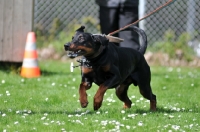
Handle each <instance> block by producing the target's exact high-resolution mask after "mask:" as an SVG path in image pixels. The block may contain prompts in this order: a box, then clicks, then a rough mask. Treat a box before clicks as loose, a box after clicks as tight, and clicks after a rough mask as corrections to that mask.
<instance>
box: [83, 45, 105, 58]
mask: <svg viewBox="0 0 200 132" xmlns="http://www.w3.org/2000/svg"><path fill="white" fill-rule="evenodd" d="M104 49H105V46H104V45H101V46H100V47H99V50H98V51H97V52H96V53H94V54H93V55H91V56H85V57H86V58H87V59H94V58H97V57H98V56H99V55H101V53H102V52H103V50H104Z"/></svg>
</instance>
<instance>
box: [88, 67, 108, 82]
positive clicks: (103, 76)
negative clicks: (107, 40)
mask: <svg viewBox="0 0 200 132" xmlns="http://www.w3.org/2000/svg"><path fill="white" fill-rule="evenodd" d="M92 69H93V74H92V78H93V81H94V83H95V84H97V85H100V84H102V83H103V82H105V81H106V80H107V79H109V78H110V77H111V76H112V74H111V73H110V72H108V71H106V70H105V67H102V66H97V67H92Z"/></svg>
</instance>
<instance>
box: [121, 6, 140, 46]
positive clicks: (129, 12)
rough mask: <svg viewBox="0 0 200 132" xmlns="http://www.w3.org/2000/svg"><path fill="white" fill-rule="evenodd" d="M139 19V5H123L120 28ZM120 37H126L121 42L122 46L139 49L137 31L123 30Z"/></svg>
mask: <svg viewBox="0 0 200 132" xmlns="http://www.w3.org/2000/svg"><path fill="white" fill-rule="evenodd" d="M137 20H138V6H135V7H122V8H121V9H120V15H119V26H120V28H122V27H124V26H126V25H128V24H131V23H133V22H135V21H137ZM137 26H138V25H137ZM119 37H120V38H123V39H124V42H122V43H120V46H121V47H129V48H133V49H136V50H138V49H139V36H138V34H137V33H136V32H131V31H123V32H120V33H119Z"/></svg>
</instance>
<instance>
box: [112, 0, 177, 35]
mask: <svg viewBox="0 0 200 132" xmlns="http://www.w3.org/2000/svg"><path fill="white" fill-rule="evenodd" d="M175 1H176V0H168V2H166V3H165V4H163V5H161V6H159V7H158V8H156V9H155V10H154V11H152V12H150V13H149V14H147V15H146V16H144V17H142V18H140V19H139V20H137V21H135V22H133V23H131V24H129V25H126V26H124V27H123V28H120V29H118V30H116V31H114V32H111V33H109V34H108V36H111V35H114V34H116V33H119V32H120V31H122V30H125V29H126V28H128V27H130V26H132V25H135V24H136V23H138V22H140V21H142V20H144V19H146V18H147V17H149V16H151V15H153V14H154V13H156V12H158V11H159V10H161V9H162V8H164V7H166V6H168V5H169V4H171V3H173V2H175Z"/></svg>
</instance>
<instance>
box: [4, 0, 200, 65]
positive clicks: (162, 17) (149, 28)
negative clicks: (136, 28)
mask: <svg viewBox="0 0 200 132" xmlns="http://www.w3.org/2000/svg"><path fill="white" fill-rule="evenodd" d="M3 1H4V4H5V2H6V1H5V0H1V1H0V2H1V3H2V2H3ZM8 1H13V0H8ZM167 1H168V0H148V1H147V0H140V6H139V16H140V18H141V17H144V16H145V15H146V14H148V13H150V12H152V11H153V10H154V9H156V8H157V7H159V6H161V5H162V4H164V3H166V2H167ZM22 2H26V1H22ZM22 2H21V3H22ZM13 3H15V1H13ZM13 5H15V4H13ZM24 8H27V7H26V6H24ZM30 8H32V9H33V10H31V11H32V14H33V18H32V30H33V31H34V32H35V33H36V35H37V47H38V54H39V57H40V59H61V60H65V59H67V57H66V55H65V54H66V53H65V51H64V49H63V45H64V44H65V43H66V42H68V41H70V40H71V37H72V35H73V34H74V31H75V30H76V29H77V28H78V27H79V26H80V25H85V26H86V31H87V32H90V33H100V25H99V16H98V11H99V6H98V5H97V4H96V3H95V0H33V2H32V7H30ZM199 8H200V1H199V0H176V1H175V2H174V3H172V4H170V5H169V6H167V7H165V8H164V9H162V10H160V11H159V12H157V13H155V14H154V15H152V16H150V17H148V18H147V19H145V20H143V21H141V22H140V23H139V25H140V28H142V29H143V30H145V32H146V34H147V37H148V43H149V45H148V49H147V50H148V51H147V53H146V58H147V60H148V61H152V62H153V61H154V62H157V61H158V62H159V61H162V62H159V63H163V64H165V63H166V64H169V62H170V63H171V62H172V63H175V62H177V63H178V64H183V65H186V64H188V63H189V62H191V63H192V64H191V65H199V61H198V58H199V57H200V34H199V32H200V22H199V21H200V10H199ZM26 10H27V9H26ZM0 16H1V15H0ZM0 45H2V44H1V43H0ZM0 49H1V48H0ZM153 56H154V57H153ZM0 60H1V57H0ZM171 60H172V61H171ZM193 60H195V62H194V61H193ZM3 61H4V60H3Z"/></svg>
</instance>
